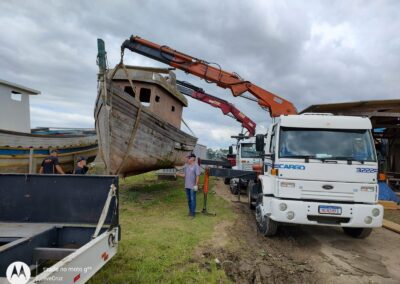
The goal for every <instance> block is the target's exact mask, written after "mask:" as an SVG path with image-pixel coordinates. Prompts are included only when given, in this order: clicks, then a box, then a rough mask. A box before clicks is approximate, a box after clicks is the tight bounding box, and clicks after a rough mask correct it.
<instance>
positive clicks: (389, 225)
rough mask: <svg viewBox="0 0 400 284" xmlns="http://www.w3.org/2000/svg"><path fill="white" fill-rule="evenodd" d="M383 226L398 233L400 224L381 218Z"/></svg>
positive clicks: (399, 232)
mask: <svg viewBox="0 0 400 284" xmlns="http://www.w3.org/2000/svg"><path fill="white" fill-rule="evenodd" d="M383 227H384V228H386V229H388V230H391V231H393V232H396V233H398V234H400V225H399V224H397V223H395V222H392V221H389V220H386V219H383Z"/></svg>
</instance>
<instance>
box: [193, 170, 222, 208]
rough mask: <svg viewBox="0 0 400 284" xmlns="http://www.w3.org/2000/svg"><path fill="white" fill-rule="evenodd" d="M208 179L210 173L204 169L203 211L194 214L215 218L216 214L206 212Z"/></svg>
mask: <svg viewBox="0 0 400 284" xmlns="http://www.w3.org/2000/svg"><path fill="white" fill-rule="evenodd" d="M209 177H210V171H209V169H208V168H206V171H205V175H204V185H203V193H204V202H203V210H201V211H199V212H196V214H203V215H207V216H216V215H217V214H216V213H213V212H208V210H207V196H208V181H209Z"/></svg>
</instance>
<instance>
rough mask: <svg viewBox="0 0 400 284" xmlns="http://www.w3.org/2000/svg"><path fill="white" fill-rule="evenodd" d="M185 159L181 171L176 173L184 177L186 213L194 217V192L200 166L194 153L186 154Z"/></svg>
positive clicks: (196, 187)
mask: <svg viewBox="0 0 400 284" xmlns="http://www.w3.org/2000/svg"><path fill="white" fill-rule="evenodd" d="M187 159H188V160H187V163H186V164H185V166H184V168H183V172H182V173H177V174H176V175H177V176H181V177H184V178H185V191H186V198H187V201H188V207H189V214H188V215H189V216H190V217H192V218H194V217H195V214H196V192H197V190H198V188H199V179H200V174H201V168H200V166H199V165H198V164H197V162H196V155H195V154H193V153H191V154H190V155H189V156H187Z"/></svg>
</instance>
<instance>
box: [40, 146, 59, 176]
mask: <svg viewBox="0 0 400 284" xmlns="http://www.w3.org/2000/svg"><path fill="white" fill-rule="evenodd" d="M39 173H40V174H57V173H58V174H62V175H64V174H65V172H64V170H63V169H62V167H61V166H60V162H59V161H58V150H57V149H53V150H51V151H50V156H48V157H46V158H44V159H43V162H42V165H41V166H40V170H39Z"/></svg>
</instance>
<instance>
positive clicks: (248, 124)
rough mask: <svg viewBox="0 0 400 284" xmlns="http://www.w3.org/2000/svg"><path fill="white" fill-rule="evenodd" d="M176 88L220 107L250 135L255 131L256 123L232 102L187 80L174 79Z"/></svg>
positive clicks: (187, 94)
mask: <svg viewBox="0 0 400 284" xmlns="http://www.w3.org/2000/svg"><path fill="white" fill-rule="evenodd" d="M176 84H177V89H178V91H179V92H181V93H182V94H184V95H186V96H189V97H192V98H194V99H196V100H199V101H202V102H204V103H207V104H209V105H211V106H213V107H216V108H219V109H221V111H222V113H223V114H224V115H229V116H231V117H233V118H235V119H236V120H237V121H238V122H240V123H241V125H242V127H244V128H246V129H247V130H248V131H249V135H250V136H254V134H255V133H256V126H257V125H256V123H255V122H254V121H252V120H251V119H250V118H249V117H248V116H246V115H245V114H244V113H242V112H241V111H240V110H239V109H237V108H236V107H235V106H234V105H233V104H231V103H230V102H228V101H225V100H223V99H220V98H218V97H215V96H213V95H210V94H207V93H206V92H205V91H204V90H203V89H201V88H199V87H197V86H194V85H192V84H190V83H188V82H183V81H179V80H177V81H176Z"/></svg>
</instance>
